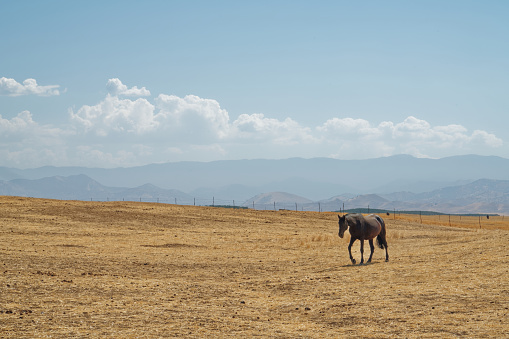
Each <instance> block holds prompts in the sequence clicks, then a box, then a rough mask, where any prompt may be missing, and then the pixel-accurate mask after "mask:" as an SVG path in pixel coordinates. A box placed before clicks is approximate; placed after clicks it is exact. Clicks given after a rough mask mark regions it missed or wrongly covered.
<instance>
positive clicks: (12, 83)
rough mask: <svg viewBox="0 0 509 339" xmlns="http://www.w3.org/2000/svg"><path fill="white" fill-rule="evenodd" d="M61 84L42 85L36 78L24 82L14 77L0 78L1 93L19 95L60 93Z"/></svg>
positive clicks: (12, 95)
mask: <svg viewBox="0 0 509 339" xmlns="http://www.w3.org/2000/svg"><path fill="white" fill-rule="evenodd" d="M59 87H60V86H59V85H47V86H40V85H38V84H37V81H36V80H35V79H26V80H25V81H23V83H22V84H20V83H19V82H17V81H16V80H14V79H10V78H6V77H2V78H0V95H6V96H11V97H17V96H20V95H30V94H32V95H38V96H52V95H60V91H59V90H58V88H59Z"/></svg>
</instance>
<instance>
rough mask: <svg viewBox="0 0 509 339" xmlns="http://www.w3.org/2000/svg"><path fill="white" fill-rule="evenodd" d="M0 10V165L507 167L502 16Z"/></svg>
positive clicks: (229, 4) (89, 4)
mask: <svg viewBox="0 0 509 339" xmlns="http://www.w3.org/2000/svg"><path fill="white" fill-rule="evenodd" d="M0 9H1V10H0V12H1V13H2V14H1V17H2V19H1V20H0V32H1V33H0V34H1V37H2V39H1V44H0V115H1V118H0V166H9V167H20V168H27V167H38V166H44V165H56V166H69V165H72V166H74V165H75V166H89V167H118V166H136V165H143V164H148V163H158V162H170V161H182V160H195V161H211V160H220V159H252V158H289V157H305V158H311V157H333V158H339V159H362V158H374V157H381V156H389V155H394V154H402V153H404V154H411V155H414V156H418V157H432V158H439V157H445V156H451V155H460V154H472V153H474V154H481V155H497V156H502V157H506V158H509V147H508V142H509V133H508V132H507V126H509V114H508V113H509V95H508V94H509V93H508V89H509V44H508V43H507V41H508V40H509V21H508V20H507V18H508V17H509V2H507V1H482V2H481V1H421V2H416V1H251V2H247V1H246V2H241V1H143V2H141V1H105V2H103V1H90V0H89V1H44V2H41V1H3V0H0Z"/></svg>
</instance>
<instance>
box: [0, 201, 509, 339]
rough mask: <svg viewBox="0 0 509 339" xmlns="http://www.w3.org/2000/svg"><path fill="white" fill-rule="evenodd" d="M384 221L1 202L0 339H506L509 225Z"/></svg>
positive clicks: (127, 204) (299, 214)
mask: <svg viewBox="0 0 509 339" xmlns="http://www.w3.org/2000/svg"><path fill="white" fill-rule="evenodd" d="M383 217H384V218H385V220H386V224H387V232H388V243H389V255H390V261H389V262H384V251H383V250H381V249H379V248H377V249H376V250H375V255H374V257H373V262H372V263H371V264H367V265H362V266H361V265H355V266H354V265H351V264H350V261H349V259H348V251H347V244H348V239H340V238H338V236H337V231H338V225H337V216H336V215H335V214H332V213H313V212H291V211H279V212H274V211H253V210H232V209H224V208H208V207H192V206H175V205H164V204H145V203H133V202H108V203H101V202H78V201H55V200H43V199H27V198H17V197H0V337H1V338H24V337H25V338H28V337H29V338H45V337H52V338H60V337H64V338H73V337H76V338H81V337H115V338H144V337H146V338H152V337H186V338H193V337H200V338H203V337H212V336H213V337H280V338H295V337H307V338H323V337H363V338H394V337H401V338H403V337H407V338H426V337H441V338H444V337H445V338H447V337H452V338H453V337H472V338H481V337H493V338H501V337H507V335H508V333H509V322H508V321H507V319H508V315H509V252H508V250H507V249H508V244H509V218H507V219H506V220H505V221H504V220H498V221H497V220H493V225H492V226H491V227H488V228H490V229H484V228H481V229H479V228H478V227H476V226H475V225H477V223H475V220H474V222H473V223H472V224H473V225H474V226H469V227H468V228H466V227H465V228H462V227H457V225H456V227H449V226H443V225H429V224H421V223H420V221H412V220H410V219H408V220H405V219H404V218H403V217H401V216H398V218H396V219H393V216H388V217H387V216H383ZM476 220H477V219H476ZM490 220H491V219H490ZM460 225H461V224H460ZM365 247H366V248H367V249H368V251H369V246H367V244H366V246H365ZM354 249H355V251H354V257H356V258H357V259H358V258H359V257H360V253H359V245H358V243H356V245H355V246H354ZM365 254H366V253H365Z"/></svg>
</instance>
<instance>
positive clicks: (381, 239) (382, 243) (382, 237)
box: [376, 215, 388, 249]
mask: <svg viewBox="0 0 509 339" xmlns="http://www.w3.org/2000/svg"><path fill="white" fill-rule="evenodd" d="M376 220H378V222H379V223H380V226H382V229H381V230H380V233H378V235H377V236H376V243H377V244H378V247H380V248H381V249H384V248H385V249H387V247H388V246H387V239H386V231H385V222H384V220H383V219H382V218H380V217H379V216H378V215H377V216H376Z"/></svg>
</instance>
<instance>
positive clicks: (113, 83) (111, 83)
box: [106, 78, 150, 97]
mask: <svg viewBox="0 0 509 339" xmlns="http://www.w3.org/2000/svg"><path fill="white" fill-rule="evenodd" d="M106 88H107V90H108V93H109V94H111V95H124V96H130V97H146V96H150V91H149V90H148V89H146V88H145V87H142V88H138V87H137V86H134V87H131V88H128V87H127V86H126V85H124V84H123V83H122V81H120V80H119V79H118V78H113V79H109V80H108V82H107V83H106Z"/></svg>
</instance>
